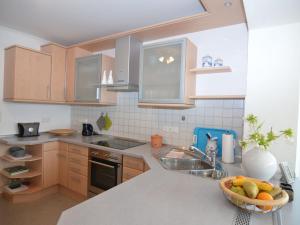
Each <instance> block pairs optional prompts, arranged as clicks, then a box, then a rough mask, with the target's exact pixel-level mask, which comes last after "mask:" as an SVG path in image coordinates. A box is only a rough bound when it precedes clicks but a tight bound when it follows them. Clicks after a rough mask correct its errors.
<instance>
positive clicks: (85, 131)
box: [82, 123, 94, 136]
mask: <svg viewBox="0 0 300 225" xmlns="http://www.w3.org/2000/svg"><path fill="white" fill-rule="evenodd" d="M93 134H94V128H93V125H92V124H90V123H83V124H82V136H92V135H93Z"/></svg>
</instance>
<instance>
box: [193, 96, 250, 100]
mask: <svg viewBox="0 0 300 225" xmlns="http://www.w3.org/2000/svg"><path fill="white" fill-rule="evenodd" d="M245 97H246V96H245V95H197V96H190V97H189V98H190V99H194V100H197V99H245Z"/></svg>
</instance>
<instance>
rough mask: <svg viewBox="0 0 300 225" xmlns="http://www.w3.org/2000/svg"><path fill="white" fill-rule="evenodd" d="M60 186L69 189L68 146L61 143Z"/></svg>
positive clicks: (59, 155)
mask: <svg viewBox="0 0 300 225" xmlns="http://www.w3.org/2000/svg"><path fill="white" fill-rule="evenodd" d="M57 156H58V170H59V173H58V184H60V185H62V186H64V187H68V144H66V143H63V142H60V143H59V151H58V155H57Z"/></svg>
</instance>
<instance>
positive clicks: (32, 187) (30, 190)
mask: <svg viewBox="0 0 300 225" xmlns="http://www.w3.org/2000/svg"><path fill="white" fill-rule="evenodd" d="M41 190H42V187H41V186H38V185H30V186H28V189H27V190H25V191H20V192H16V193H13V192H10V191H8V190H6V189H5V188H4V189H3V191H4V192H5V193H6V194H8V195H27V194H33V193H36V192H39V191H41Z"/></svg>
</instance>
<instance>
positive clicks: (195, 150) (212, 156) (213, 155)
mask: <svg viewBox="0 0 300 225" xmlns="http://www.w3.org/2000/svg"><path fill="white" fill-rule="evenodd" d="M189 151H190V152H193V153H194V154H197V153H200V155H202V156H204V157H205V158H206V159H207V161H208V163H209V165H211V166H212V167H213V168H215V167H216V155H217V154H216V151H210V154H205V153H204V152H202V151H201V150H200V149H199V148H197V147H195V146H193V145H191V146H190V147H189Z"/></svg>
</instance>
